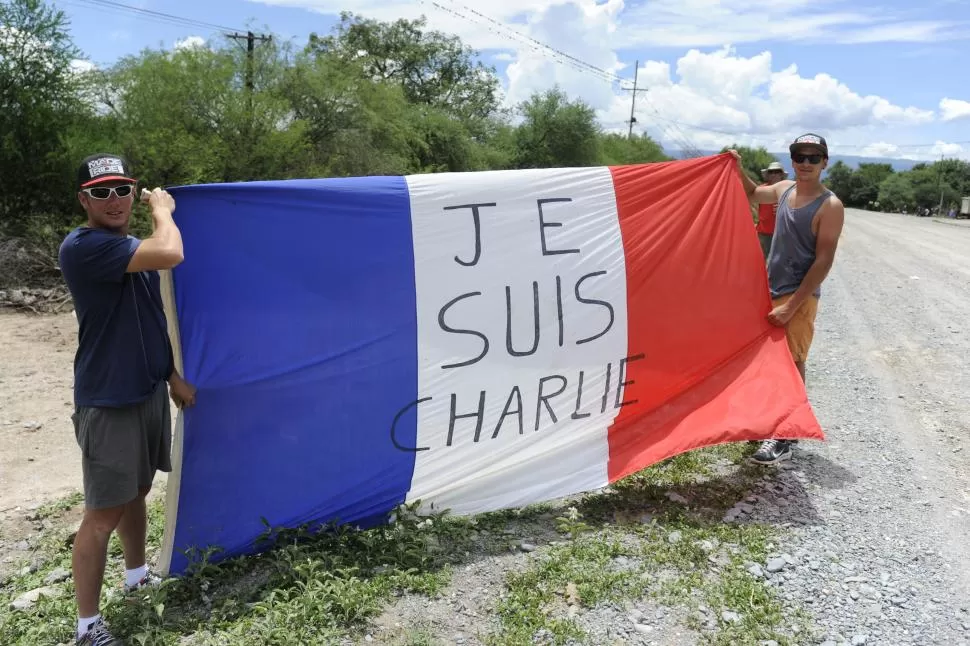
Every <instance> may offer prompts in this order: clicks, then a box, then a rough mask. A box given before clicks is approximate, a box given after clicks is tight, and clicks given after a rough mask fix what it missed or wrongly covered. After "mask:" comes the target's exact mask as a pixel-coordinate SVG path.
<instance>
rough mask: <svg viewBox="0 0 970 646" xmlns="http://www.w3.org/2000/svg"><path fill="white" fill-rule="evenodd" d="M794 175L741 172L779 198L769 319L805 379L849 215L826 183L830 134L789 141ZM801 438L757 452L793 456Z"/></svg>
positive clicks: (773, 442)
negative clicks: (776, 178)
mask: <svg viewBox="0 0 970 646" xmlns="http://www.w3.org/2000/svg"><path fill="white" fill-rule="evenodd" d="M789 151H790V153H791V160H792V168H793V170H794V171H795V179H794V180H782V181H780V182H778V183H776V184H772V185H771V186H758V185H756V184H755V183H754V182H753V181H752V180H751V178H749V177H748V176H747V175H746V174H745V173H744V171H743V170H742V168H741V156H740V155H739V154H738V153H737V152H736V151H731V152H732V153H733V154H734V156H735V157H736V158H737V160H738V175H739V176H740V178H741V182H742V183H743V184H744V190H745V193H747V195H748V199H752V198H753V199H754V200H755V201H757V202H758V203H759V204H770V203H772V202H775V201H777V202H778V211H777V215H776V218H775V234H774V236H773V237H772V241H771V248H770V250H769V251H768V261H767V262H768V286H769V289H770V290H771V301H772V305H773V308H772V310H771V312H770V313H769V314H768V320H769V321H770V322H771V323H772V324H773V325H777V326H780V327H784V328H785V331H786V336H787V339H788V348H789V350H791V353H792V359H794V361H795V365H796V366H797V368H798V372H799V374H800V375H801V376H802V381H804V380H805V362H806V361H807V360H808V351H809V348H810V347H811V345H812V338H813V337H814V334H815V315H816V312H817V311H818V303H819V299H820V297H821V294H822V282H823V281H824V280H825V278H826V276H828V273H829V270H831V269H832V264H833V262H834V261H835V250H836V248H837V247H838V243H839V236H840V235H841V234H842V225H843V222H844V220H845V208H844V207H843V205H842V201H841V200H839V198H838V197H837V196H836V195H835V194H834V193H833V192H832V191H830V190H828V189H827V188H825V187H824V186H823V185H822V180H821V178H822V171H823V170H824V169H825V167H826V166H827V165H828V159H829V149H828V144H827V143H826V141H825V138H824V137H821V136H819V135H816V134H812V133H809V134H805V135H802V136H801V137H798V138H797V139H795V141H794V142H792V144H791V145H790V146H789ZM794 443H795V440H786V439H770V440H765V441H764V442H763V443H762V445H761V447H760V448H759V449H758V451H757V452H756V453H755V454H754V455H753V456H752V457H751V459H752V461H753V462H756V463H758V464H774V463H776V462H779V461H781V460H787V459H790V458H791V456H792V445H793V444H794Z"/></svg>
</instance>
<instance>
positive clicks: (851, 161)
mask: <svg viewBox="0 0 970 646" xmlns="http://www.w3.org/2000/svg"><path fill="white" fill-rule="evenodd" d="M665 152H666V153H667V154H668V155H670V156H671V157H679V156H680V151H679V150H678V151H669V150H666V151H665ZM701 152H702V153H703V154H705V155H716V154H718V153H719V152H720V151H718V150H702V151H701ZM771 154H772V155H774V156H775V157H777V158H778V161H780V162H781V163H782V165H783V166H784V167H785V168H786V169H787V170H788V171H789V174H790V173H791V159H790V157H789V155H788V151H785V152H773V153H771ZM837 161H841V162H842V163H843V164H846V165H848V166H850V167H852V168H858V167H859V164H891V165H892V167H893V169H894V170H896V171H903V170H910V169H911V168H912V167H913V166H915V165H916V164H919V163H931V162H920V161H919V160H916V159H895V158H889V157H859V156H857V155H832V156H831V157H829V168H831V167H832V165H833V164H834V163H835V162H837Z"/></svg>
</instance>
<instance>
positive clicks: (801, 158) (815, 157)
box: [791, 153, 822, 164]
mask: <svg viewBox="0 0 970 646" xmlns="http://www.w3.org/2000/svg"><path fill="white" fill-rule="evenodd" d="M791 160H792V161H793V162H795V163H796V164H804V163H805V162H806V161H807V162H808V163H809V164H820V163H822V155H820V154H818V153H813V154H811V155H805V154H803V153H792V156H791Z"/></svg>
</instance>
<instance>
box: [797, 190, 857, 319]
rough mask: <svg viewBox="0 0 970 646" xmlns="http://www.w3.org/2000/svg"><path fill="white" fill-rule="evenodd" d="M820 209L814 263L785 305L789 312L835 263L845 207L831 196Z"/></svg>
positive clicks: (802, 300)
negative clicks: (821, 210) (821, 209)
mask: <svg viewBox="0 0 970 646" xmlns="http://www.w3.org/2000/svg"><path fill="white" fill-rule="evenodd" d="M822 208H823V209H824V211H823V212H821V213H819V221H818V234H817V235H816V238H815V262H813V263H812V266H811V267H810V268H809V270H808V273H807V274H805V278H804V279H803V280H802V284H801V285H799V286H798V289H797V290H795V293H794V294H792V297H791V299H789V301H788V302H787V303H786V305H787V306H788V309H789V311H791V312H795V311H797V310H798V308H799V306H801V304H802V303H804V302H805V299H806V298H808V297H809V296H811V295H812V293H813V292H814V291H815V290H816V289H817V288H818V286H819V285H821V284H822V281H824V280H825V278H826V276H828V274H829V271H830V270H831V269H832V264H833V263H834V262H835V250H836V249H837V248H838V246H839V237H840V236H841V235H842V225H843V224H844V223H845V207H844V206H843V205H842V201H841V200H840V199H839V198H837V197H835V196H832V197H830V198H829V199H828V201H827V202H826V203H825V206H823V207H822Z"/></svg>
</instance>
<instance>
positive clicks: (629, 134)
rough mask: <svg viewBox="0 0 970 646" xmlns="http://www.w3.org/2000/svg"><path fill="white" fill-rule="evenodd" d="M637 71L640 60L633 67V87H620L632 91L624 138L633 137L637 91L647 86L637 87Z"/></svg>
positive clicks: (643, 90) (644, 89) (638, 70)
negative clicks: (628, 119)
mask: <svg viewBox="0 0 970 646" xmlns="http://www.w3.org/2000/svg"><path fill="white" fill-rule="evenodd" d="M639 72H640V61H637V62H636V63H635V67H634V69H633V88H632V89H630V88H620V89H622V90H623V91H624V92H632V93H633V97H632V98H631V101H630V121H629V122H628V123H629V124H630V129H629V130H628V131H627V133H626V138H627V139H632V138H633V124H635V123H636V122H637V118H636V116H634V111H635V110H636V107H637V92H646V91H647V88H640V89H637V77H638V75H639Z"/></svg>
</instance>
